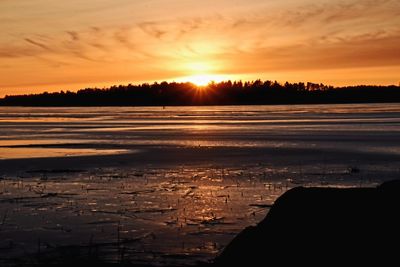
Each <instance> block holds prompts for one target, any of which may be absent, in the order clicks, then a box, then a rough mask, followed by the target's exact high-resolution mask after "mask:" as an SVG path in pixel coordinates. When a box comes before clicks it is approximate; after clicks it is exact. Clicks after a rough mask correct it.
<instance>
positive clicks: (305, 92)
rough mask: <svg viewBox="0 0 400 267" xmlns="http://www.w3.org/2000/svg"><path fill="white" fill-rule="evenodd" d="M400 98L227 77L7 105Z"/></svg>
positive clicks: (395, 92)
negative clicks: (245, 80)
mask: <svg viewBox="0 0 400 267" xmlns="http://www.w3.org/2000/svg"><path fill="white" fill-rule="evenodd" d="M385 102H388V103H389V102H400V87H399V86H395V85H391V86H367V85H359V86H346V87H333V86H327V85H323V84H317V83H311V82H308V83H302V82H300V83H289V82H286V83H284V84H281V83H278V82H276V81H261V80H255V81H248V82H242V81H233V82H232V81H224V82H219V83H215V82H211V83H209V84H208V85H207V86H197V85H195V84H193V83H190V82H185V83H177V82H170V83H168V82H161V83H157V82H155V83H153V84H148V83H143V84H140V85H132V84H128V85H119V86H111V87H109V88H102V89H101V88H86V89H81V90H79V91H77V92H71V91H61V92H55V93H48V92H45V93H41V94H29V95H15V96H5V97H4V98H2V99H0V105H3V106H190V105H271V104H329V103H332V104H333V103H385Z"/></svg>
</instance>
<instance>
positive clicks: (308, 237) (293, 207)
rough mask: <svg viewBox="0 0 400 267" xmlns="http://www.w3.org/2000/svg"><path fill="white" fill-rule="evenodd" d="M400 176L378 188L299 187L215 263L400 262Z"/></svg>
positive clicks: (221, 264) (233, 264) (236, 241)
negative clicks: (399, 178) (398, 178)
mask: <svg viewBox="0 0 400 267" xmlns="http://www.w3.org/2000/svg"><path fill="white" fill-rule="evenodd" d="M399 213H400V180H396V181H390V182H385V183H383V184H382V185H380V186H378V187H376V188H348V189H339V188H304V187H296V188H293V189H291V190H289V191H287V192H286V193H284V194H283V195H282V196H281V197H279V198H278V199H277V200H276V202H275V204H274V205H273V206H272V208H271V210H270V212H269V213H268V214H267V216H266V217H265V219H264V220H263V221H261V222H260V223H259V224H258V225H257V226H252V227H248V228H246V229H245V230H243V231H242V232H241V233H240V234H239V235H237V236H236V237H235V238H234V240H233V241H232V242H231V243H230V244H229V245H228V246H227V247H226V248H225V249H224V251H223V252H222V253H221V254H220V255H219V256H218V257H217V258H216V259H215V261H214V265H215V266H285V265H288V264H290V265H295V266H303V265H304V264H305V266H307V265H319V266H326V265H334V266H348V265H349V264H355V265H357V266H359V265H363V264H365V265H368V266H370V265H372V266H399V265H398V264H399V258H400V239H399V237H400V219H399Z"/></svg>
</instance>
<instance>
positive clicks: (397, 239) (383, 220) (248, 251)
mask: <svg viewBox="0 0 400 267" xmlns="http://www.w3.org/2000/svg"><path fill="white" fill-rule="evenodd" d="M399 213H400V180H395V181H390V182H385V183H383V184H382V185H379V186H378V187H376V188H348V189H339V188H320V187H312V188H305V187H296V188H293V189H291V190H289V191H287V192H286V193H284V194H283V195H282V196H281V197H279V198H278V199H277V200H276V201H275V203H274V205H273V206H272V208H271V210H270V211H269V213H268V214H267V216H266V217H265V218H264V219H263V220H262V221H261V222H260V223H259V224H258V225H257V226H251V227H248V228H246V229H244V230H243V231H242V232H241V233H239V234H238V235H237V236H236V237H235V238H234V239H233V240H232V242H231V243H230V244H229V245H228V246H227V247H226V248H225V249H224V251H223V252H222V253H221V254H220V255H219V256H218V257H217V258H216V259H215V260H214V261H213V263H209V264H207V263H203V264H199V265H198V266H197V267H202V266H204V267H219V266H310V265H311V266H352V265H354V266H363V265H365V266H399V258H400V218H399ZM75 265H76V266H98V267H99V266H103V267H109V266H141V267H152V265H151V263H149V264H148V265H147V264H146V265H136V264H131V263H129V262H126V263H120V264H109V263H105V262H102V261H101V260H98V259H94V260H93V259H80V258H76V257H71V258H69V259H68V258H63V259H59V260H58V261H56V263H55V262H53V261H51V263H50V262H46V261H41V262H35V263H32V264H24V263H21V264H18V263H16V264H15V266H75Z"/></svg>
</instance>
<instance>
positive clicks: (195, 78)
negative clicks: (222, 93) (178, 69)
mask: <svg viewBox="0 0 400 267" xmlns="http://www.w3.org/2000/svg"><path fill="white" fill-rule="evenodd" d="M182 80H185V81H187V82H191V83H193V84H195V85H197V86H206V85H207V84H209V83H211V82H216V83H218V82H222V81H224V80H228V78H227V77H225V76H223V75H210V74H198V75H192V76H188V77H184V78H182Z"/></svg>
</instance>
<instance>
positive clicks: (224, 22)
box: [0, 0, 400, 97]
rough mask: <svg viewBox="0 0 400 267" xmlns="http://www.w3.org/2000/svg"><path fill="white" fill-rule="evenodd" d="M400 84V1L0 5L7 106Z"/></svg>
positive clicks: (0, 92) (104, 0) (136, 0)
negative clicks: (183, 86)
mask: <svg viewBox="0 0 400 267" xmlns="http://www.w3.org/2000/svg"><path fill="white" fill-rule="evenodd" d="M258 78H260V79H262V80H267V79H268V80H278V81H280V82H285V81H289V82H298V81H304V82H307V81H311V82H317V83H320V82H322V83H325V84H330V85H338V86H340V85H356V84H380V85H387V84H396V85H398V84H399V82H400V1H399V0H343V1H342V0H319V1H315V0H202V1H198V0H85V1H82V0H79V1H78V0H68V1H61V0H34V1H32V0H0V97H2V96H4V95H7V94H27V93H40V92H43V91H49V92H50V91H59V90H72V91H73V90H77V89H80V88H85V87H95V86H97V87H106V86H110V85H113V84H128V83H133V84H136V83H141V82H153V81H163V80H166V81H187V80H188V81H193V82H196V83H202V82H204V81H207V80H210V79H213V80H216V81H219V80H224V79H232V80H253V79H258Z"/></svg>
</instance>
